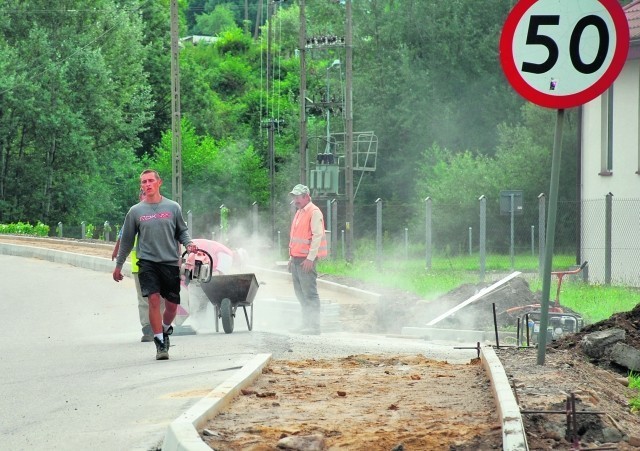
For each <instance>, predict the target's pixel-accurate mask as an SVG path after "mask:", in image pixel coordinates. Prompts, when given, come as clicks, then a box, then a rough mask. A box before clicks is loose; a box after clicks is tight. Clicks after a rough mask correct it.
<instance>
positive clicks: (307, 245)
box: [289, 185, 327, 335]
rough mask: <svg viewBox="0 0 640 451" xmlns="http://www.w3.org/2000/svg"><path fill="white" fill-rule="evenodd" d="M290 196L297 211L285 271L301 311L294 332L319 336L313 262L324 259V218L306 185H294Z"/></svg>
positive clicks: (318, 312)
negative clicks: (300, 326) (288, 275)
mask: <svg viewBox="0 0 640 451" xmlns="http://www.w3.org/2000/svg"><path fill="white" fill-rule="evenodd" d="M290 194H291V195H292V196H293V203H294V205H295V207H296V209H297V211H296V214H295V216H294V218H293V221H292V223H291V233H290V235H289V237H290V239H289V272H291V276H292V279H293V289H294V291H295V293H296V298H298V302H300V306H301V308H302V328H301V329H300V330H299V331H298V332H300V333H301V334H305V335H319V334H320V296H319V295H318V287H317V278H318V273H317V271H316V262H317V261H318V259H319V258H324V257H326V256H327V240H326V237H325V233H324V218H323V216H322V211H320V209H319V208H318V207H317V206H316V205H315V204H314V203H313V202H311V196H310V193H309V188H308V187H307V186H305V185H296V186H295V187H294V188H293V190H291V193H290Z"/></svg>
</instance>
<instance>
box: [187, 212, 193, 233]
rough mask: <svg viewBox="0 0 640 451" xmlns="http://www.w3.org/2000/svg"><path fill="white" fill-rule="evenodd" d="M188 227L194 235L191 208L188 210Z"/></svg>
mask: <svg viewBox="0 0 640 451" xmlns="http://www.w3.org/2000/svg"><path fill="white" fill-rule="evenodd" d="M187 228H188V229H189V231H190V232H191V235H192V236H193V213H191V210H189V211H187Z"/></svg>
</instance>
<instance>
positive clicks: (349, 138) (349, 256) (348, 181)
mask: <svg viewBox="0 0 640 451" xmlns="http://www.w3.org/2000/svg"><path fill="white" fill-rule="evenodd" d="M345 6H346V11H345V14H346V21H345V22H346V27H345V28H346V30H345V47H346V48H345V50H346V52H345V53H346V55H345V56H346V58H345V59H346V61H345V63H346V73H345V78H346V80H345V90H346V93H345V115H346V121H345V126H346V136H345V159H346V160H347V161H346V167H345V170H346V173H345V185H346V191H347V192H346V195H347V211H346V224H345V229H346V234H347V236H346V243H345V244H346V246H345V247H346V255H345V258H346V260H347V261H348V262H352V261H353V216H354V215H353V108H352V107H353V80H352V78H353V25H352V22H351V17H352V12H351V0H346V3H345Z"/></svg>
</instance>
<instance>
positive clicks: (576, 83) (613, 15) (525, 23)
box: [500, 0, 629, 109]
mask: <svg viewBox="0 0 640 451" xmlns="http://www.w3.org/2000/svg"><path fill="white" fill-rule="evenodd" d="M628 51H629V25H628V23H627V19H626V17H625V14H624V11H623V10H622V7H621V6H620V4H619V3H618V0H520V1H519V2H518V3H517V4H516V5H515V7H514V8H513V10H512V11H511V13H509V16H508V17H507V20H506V22H505V24H504V27H503V29H502V35H501V36H500V62H501V64H502V68H503V70H504V73H505V75H506V77H507V79H508V80H509V83H511V85H512V86H513V88H514V89H515V90H516V91H517V92H518V93H519V94H520V95H521V96H523V97H524V98H525V99H527V100H529V101H531V102H533V103H535V104H537V105H540V106H544V107H548V108H559V109H560V108H571V107H575V106H579V105H582V104H584V103H587V102H589V101H590V100H593V99H594V98H596V97H597V96H599V95H600V94H602V93H603V92H604V91H606V90H607V89H608V88H609V87H610V86H611V85H612V84H613V82H614V80H615V79H616V77H617V76H618V75H619V74H620V71H621V70H622V67H623V66H624V63H625V61H626V59H627V53H628Z"/></svg>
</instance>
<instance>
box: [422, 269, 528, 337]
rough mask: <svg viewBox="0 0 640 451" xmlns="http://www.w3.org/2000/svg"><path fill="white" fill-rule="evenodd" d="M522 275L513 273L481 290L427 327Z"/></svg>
mask: <svg viewBox="0 0 640 451" xmlns="http://www.w3.org/2000/svg"><path fill="white" fill-rule="evenodd" d="M520 274H522V273H521V272H520V271H516V272H513V273H511V274H509V275H508V276H507V277H505V278H504V279H502V280H499V281H497V282H496V283H494V284H493V285H491V286H489V287H486V288H483V289H482V290H480V291H479V292H477V293H476V294H474V295H473V296H471V297H470V298H469V299H467V300H466V301H464V302H462V303H461V304H458V305H456V306H455V307H454V308H452V309H450V310H448V311H446V312H444V313H443V314H442V315H440V316H438V317H437V318H435V319H432V320H431V321H429V322H428V323H427V326H433V325H434V324H435V323H437V322H439V321H442V320H443V319H445V318H446V317H447V316H449V315H451V314H452V313H454V312H457V311H458V310H460V309H461V308H462V307H464V306H466V305H469V304H471V303H472V302H473V301H476V300H478V299H480V298H481V297H483V296H485V295H486V294H488V293H489V292H491V291H493V290H495V289H496V288H498V287H499V286H500V285H504V284H505V283H507V282H508V281H510V280H511V279H513V278H514V277H516V276H519V275H520Z"/></svg>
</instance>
